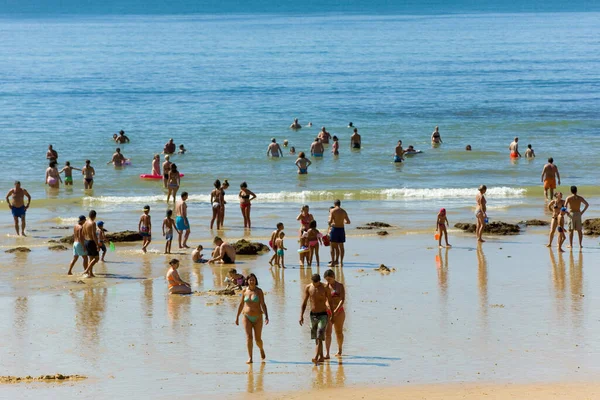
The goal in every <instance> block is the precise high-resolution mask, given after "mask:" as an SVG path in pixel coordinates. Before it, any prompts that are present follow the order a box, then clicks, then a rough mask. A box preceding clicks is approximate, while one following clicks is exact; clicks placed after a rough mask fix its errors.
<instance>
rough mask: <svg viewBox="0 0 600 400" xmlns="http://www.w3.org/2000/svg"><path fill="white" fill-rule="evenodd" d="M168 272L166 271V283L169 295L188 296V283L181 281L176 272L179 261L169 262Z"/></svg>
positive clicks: (189, 286)
mask: <svg viewBox="0 0 600 400" xmlns="http://www.w3.org/2000/svg"><path fill="white" fill-rule="evenodd" d="M169 266H170V268H169V270H168V271H167V275H166V276H165V278H167V282H168V283H169V293H171V294H190V293H192V287H191V285H190V284H189V283H187V282H185V281H183V280H182V279H181V277H180V276H179V273H178V272H177V269H178V268H179V260H178V259H176V258H174V259H172V260H171V261H169Z"/></svg>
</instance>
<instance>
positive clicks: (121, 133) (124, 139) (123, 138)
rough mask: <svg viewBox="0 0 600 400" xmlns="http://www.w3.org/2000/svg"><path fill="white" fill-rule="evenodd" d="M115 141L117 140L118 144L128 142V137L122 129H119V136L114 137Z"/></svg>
mask: <svg viewBox="0 0 600 400" xmlns="http://www.w3.org/2000/svg"><path fill="white" fill-rule="evenodd" d="M115 142H117V143H119V144H125V143H129V138H128V137H127V136H126V135H125V131H124V130H120V131H119V136H117V138H116V139H115Z"/></svg>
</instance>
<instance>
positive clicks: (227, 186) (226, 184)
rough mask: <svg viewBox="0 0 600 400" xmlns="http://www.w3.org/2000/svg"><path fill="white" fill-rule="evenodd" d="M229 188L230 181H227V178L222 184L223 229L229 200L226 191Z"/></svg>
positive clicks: (221, 215)
mask: <svg viewBox="0 0 600 400" xmlns="http://www.w3.org/2000/svg"><path fill="white" fill-rule="evenodd" d="M227 189H229V182H227V179H225V180H224V181H223V184H222V185H221V199H222V203H221V208H220V209H219V212H220V219H221V229H223V224H224V223H225V204H227V202H226V201H225V191H226V190H227ZM217 225H218V224H217Z"/></svg>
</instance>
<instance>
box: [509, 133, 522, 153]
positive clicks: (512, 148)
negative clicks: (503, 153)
mask: <svg viewBox="0 0 600 400" xmlns="http://www.w3.org/2000/svg"><path fill="white" fill-rule="evenodd" d="M508 150H510V158H520V157H521V153H519V138H518V137H516V138H515V140H513V142H512V143H511V144H510V145H509V146H508Z"/></svg>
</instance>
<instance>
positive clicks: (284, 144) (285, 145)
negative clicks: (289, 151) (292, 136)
mask: <svg viewBox="0 0 600 400" xmlns="http://www.w3.org/2000/svg"><path fill="white" fill-rule="evenodd" d="M288 143H289V142H288V140H287V139H285V140H284V141H283V147H288Z"/></svg>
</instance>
